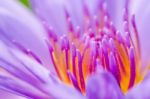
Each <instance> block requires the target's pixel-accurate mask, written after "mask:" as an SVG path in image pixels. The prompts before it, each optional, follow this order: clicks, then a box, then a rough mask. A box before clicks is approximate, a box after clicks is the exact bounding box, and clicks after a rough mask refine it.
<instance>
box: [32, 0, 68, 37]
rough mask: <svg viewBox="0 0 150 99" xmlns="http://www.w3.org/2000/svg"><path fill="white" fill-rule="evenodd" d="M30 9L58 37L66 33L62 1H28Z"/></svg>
mask: <svg viewBox="0 0 150 99" xmlns="http://www.w3.org/2000/svg"><path fill="white" fill-rule="evenodd" d="M30 2H31V7H32V9H33V11H34V12H35V13H36V15H37V16H39V17H40V19H41V20H42V21H43V23H46V24H48V26H50V27H52V28H53V31H54V32H55V33H56V34H57V35H58V36H60V35H62V34H66V33H67V32H68V28H67V23H66V16H65V13H64V12H65V9H64V8H65V7H64V0H44V1H42V3H41V0H30Z"/></svg>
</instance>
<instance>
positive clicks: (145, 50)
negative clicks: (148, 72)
mask: <svg viewBox="0 0 150 99" xmlns="http://www.w3.org/2000/svg"><path fill="white" fill-rule="evenodd" d="M131 1H132V2H131V4H130V14H131V15H132V14H134V15H135V20H136V25H137V29H138V32H139V38H140V44H141V51H142V59H143V65H144V66H145V65H147V62H148V61H149V59H150V56H149V54H150V43H149V41H150V39H149V37H150V33H149V31H150V24H149V21H148V20H149V18H150V3H149V0H131Z"/></svg>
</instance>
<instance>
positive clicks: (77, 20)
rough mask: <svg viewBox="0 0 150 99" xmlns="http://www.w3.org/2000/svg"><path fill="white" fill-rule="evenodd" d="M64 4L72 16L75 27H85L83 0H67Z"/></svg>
mask: <svg viewBox="0 0 150 99" xmlns="http://www.w3.org/2000/svg"><path fill="white" fill-rule="evenodd" d="M64 6H65V9H66V11H67V12H68V14H69V16H70V18H71V21H72V23H73V26H74V29H76V27H77V26H79V27H80V28H81V29H83V22H84V18H83V16H84V12H83V11H84V9H83V8H84V6H83V0H65V5H64Z"/></svg>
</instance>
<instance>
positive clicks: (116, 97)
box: [86, 71, 123, 99]
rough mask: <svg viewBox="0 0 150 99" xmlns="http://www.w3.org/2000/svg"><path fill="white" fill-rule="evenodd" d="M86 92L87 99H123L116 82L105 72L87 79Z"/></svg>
mask: <svg viewBox="0 0 150 99" xmlns="http://www.w3.org/2000/svg"><path fill="white" fill-rule="evenodd" d="M86 92H87V97H88V98H89V99H123V94H122V92H121V90H120V88H119V86H118V84H117V82H116V80H115V79H114V77H113V76H112V75H111V74H110V73H108V72H106V71H101V72H100V73H98V74H94V75H92V76H90V77H89V79H88V81H87V86H86Z"/></svg>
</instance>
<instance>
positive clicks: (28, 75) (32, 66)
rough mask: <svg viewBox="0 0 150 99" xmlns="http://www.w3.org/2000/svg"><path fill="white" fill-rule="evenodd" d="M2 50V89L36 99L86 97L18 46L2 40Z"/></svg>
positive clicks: (0, 64) (0, 78)
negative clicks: (10, 45)
mask: <svg viewBox="0 0 150 99" xmlns="http://www.w3.org/2000/svg"><path fill="white" fill-rule="evenodd" d="M0 51H1V52H4V53H1V54H0V67H1V71H2V70H3V72H1V74H0V89H3V90H6V91H9V92H13V93H15V94H21V95H25V96H26V97H32V98H36V99H37V98H38V99H39V98H40V99H47V98H48V97H52V99H70V98H72V97H73V98H72V99H84V96H82V94H81V93H80V92H78V91H77V90H76V89H74V88H72V87H69V86H68V85H64V84H62V83H61V82H60V81H59V80H58V78H57V77H56V75H54V74H52V73H51V72H49V71H48V70H47V69H46V68H45V67H43V66H42V65H41V64H39V63H38V62H36V61H35V60H33V59H32V58H30V57H29V56H27V55H25V54H24V53H22V52H20V51H19V50H17V49H16V48H12V47H8V46H6V45H4V44H3V43H2V42H0ZM4 70H5V71H7V72H4ZM9 74H11V76H10V75H9ZM12 76H13V77H12ZM4 79H5V81H4ZM28 89H29V90H28Z"/></svg>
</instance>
